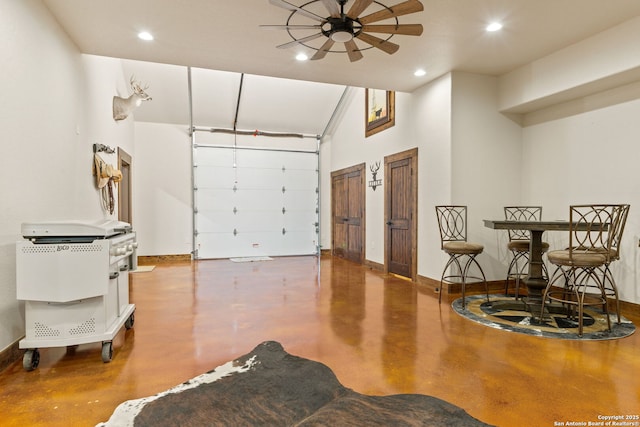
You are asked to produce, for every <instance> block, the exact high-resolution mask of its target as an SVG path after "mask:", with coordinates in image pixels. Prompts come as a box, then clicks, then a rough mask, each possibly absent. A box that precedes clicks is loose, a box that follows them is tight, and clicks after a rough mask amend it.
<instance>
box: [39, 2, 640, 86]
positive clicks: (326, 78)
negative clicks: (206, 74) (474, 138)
mask: <svg viewBox="0 0 640 427" xmlns="http://www.w3.org/2000/svg"><path fill="white" fill-rule="evenodd" d="M43 1H44V3H45V4H46V5H47V7H48V8H49V9H50V10H51V12H52V13H53V14H54V16H55V17H56V19H57V20H58V21H59V22H60V24H61V25H62V26H63V27H64V28H65V30H66V31H67V33H68V34H69V36H70V37H71V38H72V40H73V41H74V42H75V43H76V44H77V45H78V47H79V48H80V50H81V51H82V52H84V53H89V54H94V55H101V56H109V57H117V58H124V59H134V60H141V61H149V62H155V63H162V64H174V65H182V66H192V67H198V68H203V69H212V70H221V71H232V72H238V73H247V74H253V75H257V76H272V77H282V78H288V79H295V80H307V81H313V82H325V83H333V84H339V85H349V86H356V87H370V88H379V89H388V90H397V91H406V92H410V91H413V90H414V89H416V88H418V87H420V86H422V85H424V84H425V83H427V82H428V81H429V80H432V79H434V78H436V77H438V76H441V75H443V74H445V73H447V72H449V71H451V70H461V71H469V72H474V73H481V74H489V75H500V74H503V73H506V72H508V71H510V70H513V69H514V68H517V67H519V66H521V65H524V64H526V63H529V62H531V61H532V60H535V59H537V58H540V57H542V56H544V55H547V54H549V53H551V52H554V51H556V50H558V49H561V48H563V47H566V46H569V45H571V44H573V43H575V42H578V41H580V40H582V39H584V38H586V37H589V36H591V35H594V34H596V33H598V32H601V31H603V30H606V29H607V28H610V27H612V26H615V25H617V24H619V23H621V22H623V21H625V20H627V19H630V18H632V17H634V16H637V15H640V1H638V0H606V1H605V0H422V3H423V4H424V11H422V12H418V13H413V14H408V15H404V16H400V17H398V22H399V23H400V24H422V25H423V27H424V32H423V34H422V35H421V36H405V35H394V36H393V37H392V38H391V40H390V41H392V42H394V43H397V44H398V45H399V46H400V49H399V50H398V51H397V52H396V53H395V54H393V55H389V54H387V53H385V52H383V51H382V50H379V49H374V48H369V49H366V50H363V51H362V53H363V58H362V59H361V60H359V61H356V62H350V61H349V59H348V57H347V55H346V53H344V52H329V53H328V54H327V55H326V57H325V58H324V59H321V60H316V61H305V62H299V61H296V60H295V58H294V57H295V54H296V53H298V52H300V51H304V52H306V53H307V54H308V55H309V56H311V55H313V53H315V51H314V50H313V49H311V48H309V47H304V46H301V45H297V46H294V47H290V48H286V49H278V48H276V46H278V45H282V44H284V43H287V42H289V41H291V40H292V39H291V37H290V36H289V34H288V33H287V31H285V30H267V29H264V28H260V25H283V24H285V23H286V22H287V19H288V18H289V16H290V15H291V13H292V12H291V11H288V10H286V9H284V8H282V7H277V6H275V5H273V4H271V3H270V2H269V1H268V0H225V1H222V0H217V1H216V0H91V1H87V0H43ZM354 1H355V0H349V1H348V2H347V4H346V5H345V10H348V9H349V7H350V5H352V4H353V2H354ZM401 1H402V0H380V1H374V2H373V3H372V5H371V6H369V8H368V9H366V10H365V12H363V13H362V14H360V16H364V15H367V14H368V13H371V12H374V11H376V10H379V9H380V8H381V7H382V6H381V5H385V6H389V7H392V8H393V6H394V5H396V4H398V3H400V2H401ZM288 2H289V3H291V4H294V5H295V6H303V5H304V7H305V9H308V10H312V11H315V13H318V14H322V15H323V16H328V15H329V13H328V12H326V8H325V7H324V5H323V2H322V1H320V0H312V1H308V0H288ZM291 19H292V21H291V23H296V24H311V25H314V24H317V22H316V21H313V20H311V19H308V18H305V17H304V16H302V15H300V14H299V13H296V14H295V15H294V16H292V18H291ZM494 20H499V21H501V22H502V23H503V24H504V28H503V30H502V31H499V32H495V33H487V32H485V30H484V28H485V26H486V25H487V24H488V23H490V22H491V21H494ZM386 23H389V22H388V21H381V22H376V24H386ZM142 30H145V31H149V32H151V33H152V34H153V35H154V36H155V40H154V41H152V42H145V41H142V40H139V39H138V38H137V34H138V32H139V31H142ZM297 31H299V33H298V32H296V33H295V34H296V37H304V36H306V35H309V34H313V33H314V32H317V30H315V29H313V30H297ZM310 31H311V32H310ZM377 35H378V34H377ZM378 36H381V35H378ZM324 40H326V39H325V38H324V36H323V37H321V38H318V39H316V40H313V41H310V42H308V45H309V46H311V47H319V46H320V45H322V43H323V41H324ZM357 44H358V47H359V48H365V47H368V46H369V45H367V44H364V43H362V42H360V41H357ZM338 49H339V50H342V43H336V45H335V47H334V50H338ZM418 68H423V69H425V70H426V75H425V76H423V77H414V75H413V73H414V71H415V70H416V69H418Z"/></svg>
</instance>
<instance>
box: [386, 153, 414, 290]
mask: <svg viewBox="0 0 640 427" xmlns="http://www.w3.org/2000/svg"><path fill="white" fill-rule="evenodd" d="M417 158H418V151H417V149H413V150H409V151H406V152H402V153H398V154H394V155H392V156H387V157H385V181H386V182H385V188H386V190H385V226H386V228H385V269H386V270H387V272H389V273H395V274H399V275H401V276H405V277H409V278H411V279H412V280H416V277H417V268H416V266H417V263H416V252H417V244H416V241H417V236H416V233H417V212H416V210H417V194H418V188H417V186H418V180H417Z"/></svg>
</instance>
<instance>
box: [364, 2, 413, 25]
mask: <svg viewBox="0 0 640 427" xmlns="http://www.w3.org/2000/svg"><path fill="white" fill-rule="evenodd" d="M389 9H391V10H389ZM389 9H383V10H380V11H378V12H374V13H372V14H371V15H367V16H364V17H362V18H360V23H361V24H363V25H365V24H370V23H372V22H378V21H382V20H383V19H389V18H395V17H396V16H402V15H408V14H410V13H415V12H421V11H423V10H424V6H423V5H422V3H420V2H419V1H418V0H408V1H405V2H403V3H398V4H397V5H395V6H391V7H389Z"/></svg>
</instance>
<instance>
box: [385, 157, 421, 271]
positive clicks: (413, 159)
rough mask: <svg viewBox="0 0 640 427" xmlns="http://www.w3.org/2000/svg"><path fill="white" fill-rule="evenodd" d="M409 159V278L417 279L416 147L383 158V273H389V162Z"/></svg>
mask: <svg viewBox="0 0 640 427" xmlns="http://www.w3.org/2000/svg"><path fill="white" fill-rule="evenodd" d="M405 159H410V164H411V171H412V173H411V188H412V190H413V191H412V200H411V205H412V210H411V226H410V228H409V229H410V236H411V280H412V281H414V282H415V281H417V279H418V148H417V147H416V148H411V149H409V150H405V151H401V152H399V153H395V154H390V155H388V156H385V158H384V188H385V190H384V224H385V225H384V273H385V274H388V273H389V257H390V255H391V254H390V253H389V226H387V225H386V224H387V222H389V211H390V206H389V203H390V202H391V181H390V176H391V172H390V164H391V163H393V162H397V161H398V160H405Z"/></svg>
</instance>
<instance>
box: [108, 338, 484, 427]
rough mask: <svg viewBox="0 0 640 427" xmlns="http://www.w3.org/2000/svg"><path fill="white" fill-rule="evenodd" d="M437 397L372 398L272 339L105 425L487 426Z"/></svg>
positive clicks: (125, 409)
mask: <svg viewBox="0 0 640 427" xmlns="http://www.w3.org/2000/svg"><path fill="white" fill-rule="evenodd" d="M487 425H488V424H485V423H483V422H481V421H478V420H477V419H475V418H473V417H471V416H470V415H469V414H467V413H466V412H465V411H464V410H463V409H461V408H459V407H457V406H454V405H452V404H450V403H447V402H445V401H443V400H440V399H437V398H435V397H431V396H425V395H420V394H398V395H392V396H366V395H363V394H359V393H356V392H354V391H353V390H350V389H348V388H345V387H344V386H343V385H342V384H340V382H339V381H338V379H337V378H336V376H335V375H334V373H333V372H332V371H331V369H329V368H328V367H327V366H325V365H323V364H322V363H318V362H314V361H312V360H307V359H303V358H301V357H297V356H292V355H290V354H288V353H287V352H285V351H284V349H283V348H282V346H281V345H280V344H279V343H277V342H274V341H267V342H264V343H262V344H260V345H258V346H257V347H256V348H255V349H253V351H252V352H251V353H249V354H246V355H244V356H242V357H240V358H238V359H236V360H234V361H232V362H228V363H225V364H224V365H222V366H219V367H218V368H216V369H214V370H213V371H210V372H208V373H206V374H203V375H200V376H198V377H195V378H193V379H191V380H189V381H187V382H185V383H183V384H181V385H179V386H177V387H174V388H172V389H169V390H167V391H164V392H162V393H159V394H157V395H155V396H150V397H145V398H142V399H137V400H129V401H127V402H124V403H122V404H120V405H119V406H118V407H117V408H116V410H115V412H114V413H113V415H112V416H111V418H110V419H109V421H107V422H106V423H101V424H99V426H103V427H115V426H117V427H123V426H136V427H138V426H153V427H158V426H172V427H173V426H183V427H184V426H198V427H200V426H234V427H235V426H394V427H396V426H456V427H461V426H487Z"/></svg>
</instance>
